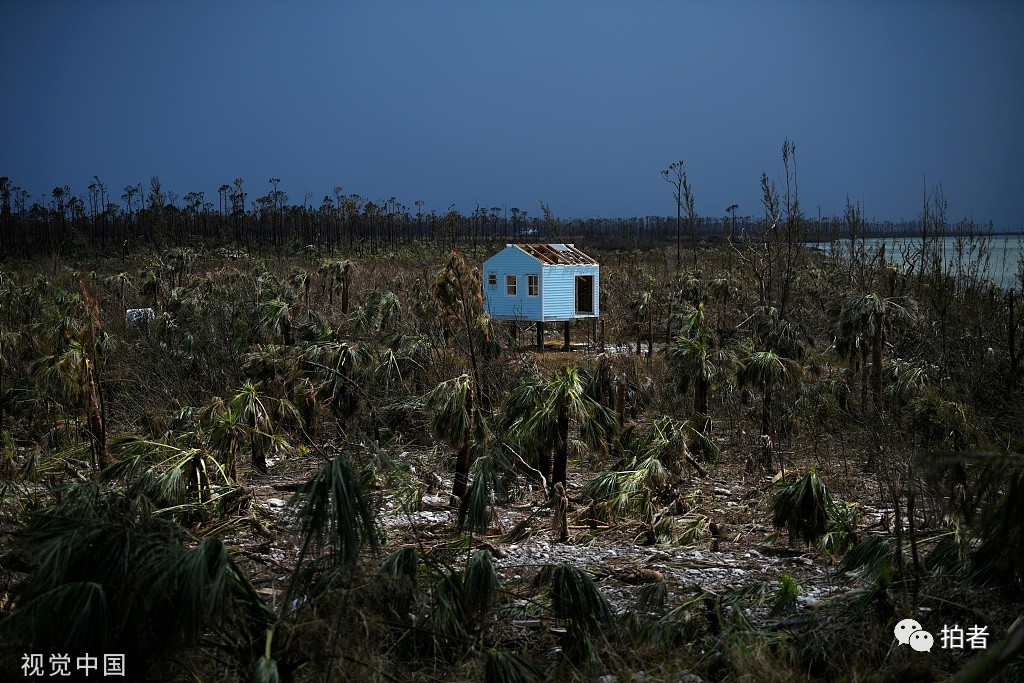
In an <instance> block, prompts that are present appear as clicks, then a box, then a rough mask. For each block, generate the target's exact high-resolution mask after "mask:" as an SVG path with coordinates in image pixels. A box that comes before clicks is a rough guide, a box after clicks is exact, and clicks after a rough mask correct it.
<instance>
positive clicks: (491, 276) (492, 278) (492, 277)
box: [487, 270, 498, 287]
mask: <svg viewBox="0 0 1024 683" xmlns="http://www.w3.org/2000/svg"><path fill="white" fill-rule="evenodd" d="M487 286H488V287H497V286H498V274H497V273H495V272H494V271H493V270H490V271H488V272H487Z"/></svg>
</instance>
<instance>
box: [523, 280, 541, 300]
mask: <svg viewBox="0 0 1024 683" xmlns="http://www.w3.org/2000/svg"><path fill="white" fill-rule="evenodd" d="M526 293H527V294H528V295H529V296H538V295H539V294H540V275H527V276H526Z"/></svg>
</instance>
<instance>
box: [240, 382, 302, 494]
mask: <svg viewBox="0 0 1024 683" xmlns="http://www.w3.org/2000/svg"><path fill="white" fill-rule="evenodd" d="M230 407H231V409H232V410H234V411H236V412H237V413H238V416H239V417H240V418H241V420H242V421H243V422H244V423H245V426H246V430H247V432H248V436H249V445H250V448H251V452H252V467H253V469H254V470H256V472H257V473H259V474H266V473H267V456H266V452H267V450H268V448H269V447H271V446H272V445H273V442H274V434H275V431H274V429H275V426H276V425H277V424H280V423H282V422H286V421H290V422H293V423H298V422H299V421H300V420H301V417H300V416H299V413H298V410H296V408H295V406H293V405H292V404H291V402H290V401H288V400H286V399H282V398H271V397H269V396H266V395H263V394H261V393H260V391H259V389H258V388H257V386H256V385H255V384H253V383H252V382H246V383H245V384H243V385H242V387H241V389H239V391H238V393H237V394H235V396H234V397H233V398H232V399H231V402H230Z"/></svg>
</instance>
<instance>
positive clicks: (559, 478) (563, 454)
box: [551, 407, 569, 487]
mask: <svg viewBox="0 0 1024 683" xmlns="http://www.w3.org/2000/svg"><path fill="white" fill-rule="evenodd" d="M558 440H559V444H558V452H557V453H556V454H555V469H554V472H553V473H552V475H551V486H552V487H554V486H555V485H556V484H559V483H560V484H562V486H565V474H566V470H567V469H568V467H569V413H568V411H567V410H566V409H565V408H564V407H563V408H562V410H561V411H560V412H559V414H558Z"/></svg>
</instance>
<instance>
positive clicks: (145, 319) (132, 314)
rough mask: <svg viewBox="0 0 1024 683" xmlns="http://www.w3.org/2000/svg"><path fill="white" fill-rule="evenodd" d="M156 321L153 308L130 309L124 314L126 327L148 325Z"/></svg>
mask: <svg viewBox="0 0 1024 683" xmlns="http://www.w3.org/2000/svg"><path fill="white" fill-rule="evenodd" d="M155 319H156V312H155V311H153V309H152V308H128V309H125V312H124V322H125V324H126V325H148V324H149V323H151V322H153V321H154V320H155Z"/></svg>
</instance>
